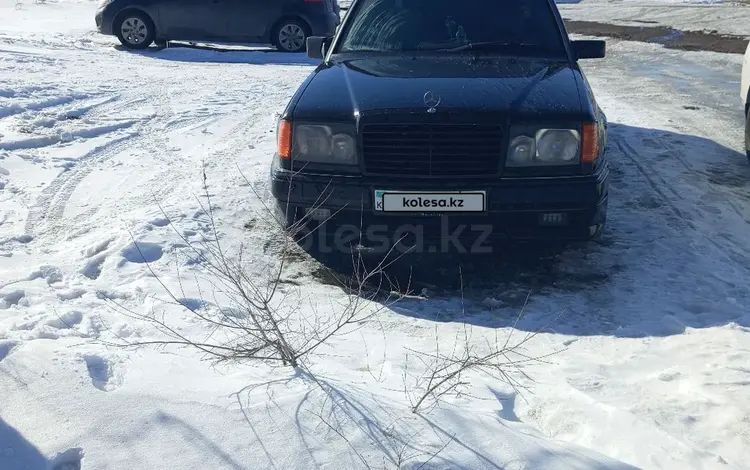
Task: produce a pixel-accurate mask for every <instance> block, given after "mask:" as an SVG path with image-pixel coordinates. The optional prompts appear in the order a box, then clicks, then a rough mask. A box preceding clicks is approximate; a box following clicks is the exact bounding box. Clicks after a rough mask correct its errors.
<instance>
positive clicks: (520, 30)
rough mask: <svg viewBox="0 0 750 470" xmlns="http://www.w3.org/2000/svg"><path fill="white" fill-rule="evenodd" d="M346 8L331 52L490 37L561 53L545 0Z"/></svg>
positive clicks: (422, 47)
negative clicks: (346, 18) (346, 14)
mask: <svg viewBox="0 0 750 470" xmlns="http://www.w3.org/2000/svg"><path fill="white" fill-rule="evenodd" d="M351 13H352V14H353V15H352V17H351V18H350V20H349V21H348V23H347V24H346V25H345V27H344V30H343V31H342V33H341V34H342V36H341V40H340V42H339V44H340V45H339V47H338V48H337V49H338V50H337V51H336V52H355V51H378V52H400V51H409V52H412V51H430V50H432V51H435V50H448V49H455V48H459V50H461V49H460V48H461V46H464V48H466V47H467V46H466V45H467V44H469V43H485V44H484V46H487V45H488V44H486V43H488V42H492V43H494V45H496V46H498V47H496V48H495V49H499V48H502V47H503V46H505V47H517V48H520V47H526V48H527V49H528V50H532V49H533V50H534V51H536V52H543V53H546V54H554V55H563V54H564V53H565V49H564V45H563V42H562V37H561V33H560V30H559V28H558V25H557V21H556V19H555V16H554V13H553V11H552V9H551V7H550V4H549V2H548V0H361V1H359V2H357V3H356V4H355V10H354V11H352V12H351ZM469 47H471V46H469ZM476 49H477V50H478V49H480V48H476ZM484 49H490V50H492V49H493V48H484Z"/></svg>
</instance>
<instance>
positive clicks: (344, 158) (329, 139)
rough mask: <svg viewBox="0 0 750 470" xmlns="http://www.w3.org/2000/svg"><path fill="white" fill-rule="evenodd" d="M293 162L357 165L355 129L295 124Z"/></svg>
mask: <svg viewBox="0 0 750 470" xmlns="http://www.w3.org/2000/svg"><path fill="white" fill-rule="evenodd" d="M292 135H293V144H292V160H294V161H299V162H308V163H327V164H338V165H357V164H358V163H359V160H358V159H357V145H356V142H355V140H354V135H355V133H354V128H353V126H351V125H343V124H331V125H324V124H295V126H294V130H293V131H292Z"/></svg>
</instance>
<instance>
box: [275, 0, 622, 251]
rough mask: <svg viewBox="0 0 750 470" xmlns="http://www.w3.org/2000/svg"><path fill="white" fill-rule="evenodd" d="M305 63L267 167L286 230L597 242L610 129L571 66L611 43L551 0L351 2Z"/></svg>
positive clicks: (447, 239)
mask: <svg viewBox="0 0 750 470" xmlns="http://www.w3.org/2000/svg"><path fill="white" fill-rule="evenodd" d="M307 51H308V55H309V56H310V57H313V58H317V59H320V60H321V61H322V63H321V64H320V65H319V66H318V67H317V68H316V69H315V70H314V72H313V73H312V74H311V75H310V76H309V77H308V78H307V80H306V81H305V82H304V83H303V84H302V85H301V86H300V87H299V89H298V90H297V92H296V93H295V94H294V96H293V97H292V99H291V100H290V102H289V104H288V106H287V108H286V109H285V111H284V112H283V114H282V116H281V118H280V120H279V124H278V129H277V139H278V142H277V147H278V148H277V151H276V154H275V155H274V157H273V163H272V166H271V185H272V193H273V196H274V198H275V199H276V202H277V206H278V209H279V210H280V211H281V212H282V213H283V215H284V217H285V221H286V223H287V224H290V225H291V224H295V225H296V226H298V227H304V228H306V229H310V228H314V229H316V230H317V232H318V233H323V234H325V236H324V237H323V239H325V240H328V241H329V242H330V244H329V245H327V246H326V247H327V248H329V249H337V248H341V247H342V244H343V242H346V241H351V242H355V243H357V244H358V245H361V246H364V247H368V246H370V247H372V246H376V247H384V248H388V247H392V246H393V243H395V242H398V241H401V242H403V241H404V240H407V239H408V240H412V241H413V242H416V245H417V246H416V247H417V248H418V249H424V250H427V251H429V252H442V250H445V249H453V248H454V247H457V248H459V249H463V250H466V251H472V250H476V249H478V247H480V246H481V247H482V248H483V249H484V248H486V247H487V245H486V244H485V243H484V242H489V241H491V240H496V239H502V240H523V241H536V240H542V239H546V240H548V241H549V240H553V241H563V240H587V239H590V238H592V237H595V236H597V235H598V234H599V233H600V232H601V230H602V228H603V226H604V223H605V220H606V213H607V197H608V176H609V170H608V165H607V161H606V158H605V154H604V149H605V147H606V140H607V120H606V116H605V115H604V113H603V112H602V110H601V109H600V108H599V107H598V105H597V103H596V100H595V98H594V94H593V92H592V90H591V87H590V86H589V84H588V82H587V80H586V77H585V75H584V73H583V72H582V70H581V69H580V68H579V66H578V63H577V61H578V60H579V59H586V58H601V57H604V52H605V43H604V41H598V40H577V41H573V40H570V39H569V37H568V34H567V31H566V30H565V25H564V23H563V20H562V18H561V16H560V13H559V11H558V9H557V6H556V5H555V3H554V0H461V1H460V2H459V1H455V0H354V2H353V3H352V6H351V8H350V10H349V11H348V14H347V15H346V17H345V18H344V20H343V22H342V24H341V27H340V28H339V30H338V31H337V33H336V34H335V35H334V36H333V37H311V38H309V39H308V40H307ZM318 238H319V237H318ZM467 239H471V240H473V242H472V243H470V244H468V245H467V244H466V242H465V241H462V240H467ZM389 242H390V243H389ZM427 242H430V243H429V244H427ZM433 242H440V244H439V245H435V244H434V243H433ZM410 243H411V242H410ZM414 247H415V245H414V244H412V245H409V248H411V249H413V248H414Z"/></svg>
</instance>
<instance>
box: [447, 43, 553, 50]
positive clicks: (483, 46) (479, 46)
mask: <svg viewBox="0 0 750 470" xmlns="http://www.w3.org/2000/svg"><path fill="white" fill-rule="evenodd" d="M516 48H533V49H541V47H540V46H539V45H538V44H529V43H525V42H511V41H482V42H470V43H468V44H464V45H462V46H457V47H450V48H443V49H437V50H438V51H440V52H461V51H496V50H505V49H516Z"/></svg>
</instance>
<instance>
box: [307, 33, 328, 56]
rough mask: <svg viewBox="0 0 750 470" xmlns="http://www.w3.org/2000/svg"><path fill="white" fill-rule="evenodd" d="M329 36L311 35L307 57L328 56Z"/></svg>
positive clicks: (308, 41) (308, 39) (308, 40)
mask: <svg viewBox="0 0 750 470" xmlns="http://www.w3.org/2000/svg"><path fill="white" fill-rule="evenodd" d="M327 47H328V38H326V37H323V36H309V37H308V38H307V57H309V58H311V59H321V60H322V59H323V58H324V57H325V56H326V52H328V51H326V49H327Z"/></svg>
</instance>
